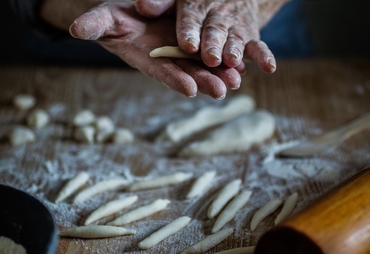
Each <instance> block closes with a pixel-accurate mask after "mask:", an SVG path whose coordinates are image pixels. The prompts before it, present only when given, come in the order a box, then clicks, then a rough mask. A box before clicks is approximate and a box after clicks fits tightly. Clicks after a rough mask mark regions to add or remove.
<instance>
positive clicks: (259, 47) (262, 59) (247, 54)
mask: <svg viewBox="0 0 370 254" xmlns="http://www.w3.org/2000/svg"><path fill="white" fill-rule="evenodd" d="M244 59H245V60H249V61H252V62H256V63H257V64H258V66H259V67H260V69H261V70H262V71H264V72H266V73H274V72H275V71H276V60H275V57H274V55H273V54H272V52H271V50H270V49H269V48H268V46H267V45H266V43H264V42H263V41H256V40H251V41H250V42H249V43H248V44H247V45H246V47H245V50H244Z"/></svg>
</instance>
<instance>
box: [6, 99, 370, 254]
mask: <svg viewBox="0 0 370 254" xmlns="http://www.w3.org/2000/svg"><path fill="white" fill-rule="evenodd" d="M143 97H144V96H143ZM154 98H159V96H158V95H156V96H155V95H153V96H152V97H151V96H146V97H145V98H141V99H136V100H134V99H131V98H129V99H127V100H119V101H117V102H115V103H114V110H113V112H112V114H111V115H110V117H111V118H112V119H113V120H114V122H115V123H116V125H117V126H122V127H127V128H129V129H131V130H133V131H134V132H135V134H136V135H137V136H138V138H137V139H136V141H135V142H134V143H132V144H129V145H123V146H122V145H121V146H119V145H113V144H104V145H101V144H100V145H83V144H77V143H75V142H73V141H72V138H71V129H70V128H69V127H68V126H65V125H63V124H62V123H66V122H67V120H68V117H69V116H71V115H72V114H73V113H74V112H72V111H70V109H68V107H67V106H65V105H64V104H62V103H57V104H51V106H50V107H48V111H49V113H50V114H51V116H52V118H53V119H54V121H55V122H53V123H52V124H51V125H49V126H46V127H45V128H42V129H40V130H37V131H36V134H37V138H38V139H37V142H36V143H34V144H29V145H26V146H19V147H14V148H13V147H10V146H9V145H7V144H1V146H0V174H1V178H3V177H4V179H7V184H9V185H11V186H14V187H16V188H19V189H21V190H25V191H27V192H29V193H30V194H33V195H34V196H36V197H37V198H39V199H40V200H41V201H42V202H43V203H44V204H46V206H47V207H48V208H49V209H50V211H51V212H52V214H53V215H54V218H55V221H56V223H57V225H58V227H59V230H61V229H63V228H66V227H75V226H78V225H81V224H82V222H83V220H84V219H85V218H86V216H87V215H89V214H90V213H91V212H92V211H93V210H95V209H96V208H98V207H99V206H101V205H102V204H104V203H106V202H108V201H110V200H112V199H116V198H121V197H124V196H127V195H132V193H127V192H124V191H122V192H118V193H116V192H109V193H104V194H100V195H97V196H95V197H93V198H92V199H90V200H88V201H86V202H84V203H83V204H71V203H70V202H61V203H58V204H55V203H54V202H53V201H54V199H55V196H56V194H57V192H58V191H59V190H60V188H61V187H62V186H63V184H65V182H66V181H67V180H69V179H71V178H73V177H74V176H75V175H76V174H77V173H78V172H80V171H87V172H88V173H89V174H90V175H91V179H90V181H89V184H93V183H96V182H99V181H102V180H105V179H110V178H114V177H125V178H127V179H130V180H140V179H150V178H154V177H158V176H163V175H168V174H171V173H175V172H192V173H194V177H197V176H199V175H201V174H202V173H204V172H207V171H210V170H215V171H216V172H217V176H216V177H215V179H214V181H213V184H212V186H210V187H209V189H208V191H207V193H206V194H205V195H203V196H200V197H197V198H195V199H191V200H186V199H185V196H186V194H187V191H188V190H189V188H190V186H191V183H192V181H191V180H190V181H187V182H185V183H182V184H179V185H176V186H172V187H168V188H160V189H156V190H147V191H140V192H137V193H136V194H137V195H138V196H139V200H138V202H137V203H135V204H134V205H133V206H132V207H131V208H129V209H134V208H136V207H139V206H142V205H145V204H148V203H150V202H152V201H153V200H155V199H157V198H168V199H170V200H171V204H170V205H169V207H168V208H167V209H165V210H164V211H162V212H159V213H157V214H155V215H153V216H151V217H150V218H148V219H143V220H140V221H138V222H134V223H131V224H129V225H127V228H130V229H135V230H136V231H137V234H136V235H134V236H125V237H118V238H114V239H97V240H80V239H74V240H71V243H70V246H71V248H73V246H74V247H76V248H81V249H84V250H85V251H86V252H89V253H125V252H129V253H141V254H142V253H159V252H161V253H176V252H180V251H181V250H183V249H185V248H186V247H188V246H189V245H192V244H194V243H196V242H197V241H199V240H201V239H203V238H204V237H205V236H206V235H209V234H210V230H211V228H212V225H213V223H214V221H211V220H208V219H207V216H206V213H207V207H208V204H209V202H210V200H211V197H213V196H214V195H215V193H216V192H217V191H218V190H219V189H220V188H221V187H223V186H224V185H225V184H227V183H228V182H230V181H231V180H232V179H235V178H241V179H242V180H243V186H242V189H246V190H247V189H248V190H252V191H253V194H252V196H251V199H250V201H249V203H248V204H247V205H246V206H245V207H243V208H242V209H241V210H240V211H239V212H238V213H237V215H236V217H235V219H234V220H232V221H231V222H230V223H229V224H227V227H232V228H234V229H235V232H234V234H233V237H234V239H236V240H235V241H233V244H234V245H233V246H231V242H230V243H228V244H229V245H228V248H231V247H241V246H248V245H255V244H256V242H257V240H258V238H259V237H260V236H261V235H262V234H263V233H264V232H265V231H266V229H268V228H270V227H272V225H273V220H274V216H276V214H273V215H272V216H270V217H269V218H267V219H266V220H264V221H263V222H262V223H261V225H260V226H259V227H258V228H257V230H256V231H254V232H253V233H251V232H250V231H249V222H250V219H251V217H252V216H253V213H254V211H256V209H258V208H259V207H260V206H262V205H263V204H265V203H266V202H267V201H268V200H270V199H272V198H280V199H285V198H286V197H288V196H289V195H290V194H291V193H293V192H295V191H298V193H299V195H300V200H298V205H297V208H296V210H299V209H301V208H302V207H304V206H305V205H306V204H308V203H310V202H311V201H312V200H313V199H314V198H316V197H317V195H318V193H323V192H324V191H326V190H328V189H329V188H330V187H331V186H333V185H335V184H336V183H337V182H338V181H340V180H342V179H343V178H345V177H347V176H349V175H350V174H352V173H353V172H346V170H348V169H349V168H353V165H357V164H361V161H366V160H367V161H369V160H370V153H367V152H366V144H364V148H360V149H357V150H356V152H357V153H358V154H359V156H361V157H358V159H359V161H360V162H356V161H350V160H349V155H347V154H346V152H347V151H346V150H341V149H337V150H335V151H333V153H329V154H328V156H323V157H314V158H306V159H279V158H275V157H274V153H276V152H277V151H278V150H279V149H282V148H283V147H284V146H290V145H292V144H293V143H294V142H291V140H295V139H296V137H302V136H312V135H316V134H319V133H321V131H322V130H321V129H320V128H318V127H317V125H318V124H317V123H316V122H314V121H309V120H307V119H303V118H301V119H295V118H294V119H293V118H286V117H282V116H279V115H275V117H276V123H277V135H276V137H275V138H273V139H272V140H269V141H268V142H267V143H266V144H264V145H263V146H262V148H263V149H262V150H259V149H258V148H253V149H252V150H250V151H245V152H239V153H234V154H224V155H219V156H212V157H204V158H190V159H181V158H177V157H174V156H172V155H171V154H168V151H169V150H170V148H169V147H167V146H165V145H161V144H155V143H153V141H152V139H151V138H152V137H153V136H154V135H155V133H158V130H159V129H160V128H161V127H163V126H164V125H165V123H167V122H168V121H170V120H172V119H178V118H181V117H182V116H184V115H187V114H189V113H191V112H192V111H194V110H195V109H196V108H199V107H201V106H202V105H204V104H205V103H206V102H207V101H210V100H203V99H202V97H201V96H200V98H199V99H198V100H197V99H194V100H188V99H183V100H182V101H181V99H179V98H182V97H178V96H175V95H174V93H167V94H166V96H164V98H163V99H162V100H160V101H158V100H157V101H156V100H155V99H154ZM174 101H179V102H178V103H173V102H174ZM171 103H172V104H171ZM212 103H222V102H213V101H212ZM153 104H156V107H157V108H156V109H155V110H154V109H153V108H152V105H153ZM168 105H173V107H168ZM92 110H93V111H94V109H92ZM96 110H98V109H96ZM4 114H6V112H5V113H4ZM137 116H140V117H137ZM6 119H8V118H4V119H1V121H7V120H6ZM3 126H5V127H1V126H0V135H1V134H4V133H6V131H7V130H8V129H10V128H11V127H12V126H13V124H12V123H9V122H6V124H4V125H3ZM304 131H306V132H304ZM45 147H47V148H48V149H45ZM29 151H32V152H31V153H30V152H29ZM30 167H32V168H30ZM29 170H32V173H30V172H29ZM1 178H0V179H1ZM323 183H324V184H323ZM312 189H315V193H313V192H312V191H309V190H312ZM127 210H128V209H127ZM125 211H126V210H125ZM122 213H123V212H121V213H119V215H121V214H122ZM183 215H187V216H190V217H192V218H193V220H192V221H191V222H190V223H189V225H188V226H187V227H186V228H184V229H182V230H181V236H185V235H186V237H177V236H176V235H173V236H171V237H169V238H168V239H165V240H164V241H163V242H161V243H160V244H159V245H158V247H154V248H152V249H149V250H147V251H142V250H140V249H139V248H138V247H137V244H138V242H140V241H141V240H142V239H143V238H145V237H146V236H148V235H149V234H150V233H152V232H153V231H155V230H157V229H159V228H160V227H162V226H164V225H165V224H167V223H169V222H170V221H172V220H173V219H176V218H178V217H179V216H183ZM114 217H115V216H110V217H108V218H106V219H103V220H101V221H100V222H99V223H100V224H104V223H106V222H108V221H110V220H112V219H114ZM62 240H63V239H62ZM90 242H93V243H94V246H95V247H93V248H92V247H90V246H91V245H87V243H90ZM214 251H221V249H220V248H218V247H216V248H215V249H214Z"/></svg>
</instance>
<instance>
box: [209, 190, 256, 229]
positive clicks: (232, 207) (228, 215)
mask: <svg viewBox="0 0 370 254" xmlns="http://www.w3.org/2000/svg"><path fill="white" fill-rule="evenodd" d="M251 195H252V192H251V191H243V192H242V193H240V194H239V195H237V196H235V198H234V199H233V200H231V201H230V203H229V204H228V205H227V206H226V208H225V209H224V210H223V211H222V212H221V213H220V215H219V216H218V217H217V220H216V222H215V224H214V225H213V228H212V233H216V232H217V231H219V230H220V229H221V228H222V227H223V226H224V225H225V224H226V223H228V222H229V221H230V220H232V219H233V218H234V217H235V215H236V213H237V212H238V211H239V210H240V209H241V208H242V207H243V206H245V204H247V203H248V201H249V198H250V196H251Z"/></svg>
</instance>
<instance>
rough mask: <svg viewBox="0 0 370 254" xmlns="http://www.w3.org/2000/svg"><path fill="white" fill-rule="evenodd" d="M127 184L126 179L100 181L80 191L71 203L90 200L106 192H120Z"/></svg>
mask: <svg viewBox="0 0 370 254" xmlns="http://www.w3.org/2000/svg"><path fill="white" fill-rule="evenodd" d="M129 183H130V181H129V180H126V179H111V180H106V181H102V182H100V183H97V184H95V185H92V186H90V187H88V188H86V189H84V190H82V191H81V192H80V193H78V194H77V195H76V196H75V198H74V200H73V202H83V201H85V200H86V199H88V198H91V197H92V196H95V195H97V194H100V193H103V192H106V191H112V190H120V189H122V188H124V187H126V186H127V185H128V184H129Z"/></svg>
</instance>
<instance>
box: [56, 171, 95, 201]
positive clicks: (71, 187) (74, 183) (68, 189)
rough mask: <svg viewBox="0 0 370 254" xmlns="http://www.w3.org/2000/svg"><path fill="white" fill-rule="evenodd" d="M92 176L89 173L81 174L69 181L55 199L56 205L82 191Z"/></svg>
mask: <svg viewBox="0 0 370 254" xmlns="http://www.w3.org/2000/svg"><path fill="white" fill-rule="evenodd" d="M89 179H90V175H89V174H88V173H87V172H80V173H79V174H78V175H77V176H75V177H74V178H73V179H71V180H69V181H68V182H67V183H66V184H65V185H64V187H63V188H62V189H61V190H60V191H59V193H58V194H57V197H56V199H55V203H59V202H61V201H63V200H65V199H66V198H68V197H69V196H71V195H72V194H73V193H75V192H76V191H77V190H78V189H80V188H81V187H82V186H83V185H85V184H86V183H87V181H89Z"/></svg>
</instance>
